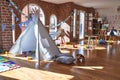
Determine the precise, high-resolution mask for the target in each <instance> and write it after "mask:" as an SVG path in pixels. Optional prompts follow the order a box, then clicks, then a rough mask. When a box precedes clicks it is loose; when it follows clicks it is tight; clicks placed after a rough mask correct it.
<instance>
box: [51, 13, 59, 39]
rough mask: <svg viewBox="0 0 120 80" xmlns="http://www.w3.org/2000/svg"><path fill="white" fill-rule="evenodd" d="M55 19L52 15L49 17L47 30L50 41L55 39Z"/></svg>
mask: <svg viewBox="0 0 120 80" xmlns="http://www.w3.org/2000/svg"><path fill="white" fill-rule="evenodd" d="M56 25H57V17H56V15H54V14H52V15H51V17H50V28H49V30H50V31H49V32H50V35H51V37H52V39H55V38H56V37H55V35H54V34H55V32H56V31H57V27H56Z"/></svg>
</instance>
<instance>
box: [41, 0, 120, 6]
mask: <svg viewBox="0 0 120 80" xmlns="http://www.w3.org/2000/svg"><path fill="white" fill-rule="evenodd" d="M42 1H46V2H51V3H56V4H61V3H66V2H74V3H75V4H78V5H81V6H85V7H93V8H112V7H118V6H120V0H42Z"/></svg>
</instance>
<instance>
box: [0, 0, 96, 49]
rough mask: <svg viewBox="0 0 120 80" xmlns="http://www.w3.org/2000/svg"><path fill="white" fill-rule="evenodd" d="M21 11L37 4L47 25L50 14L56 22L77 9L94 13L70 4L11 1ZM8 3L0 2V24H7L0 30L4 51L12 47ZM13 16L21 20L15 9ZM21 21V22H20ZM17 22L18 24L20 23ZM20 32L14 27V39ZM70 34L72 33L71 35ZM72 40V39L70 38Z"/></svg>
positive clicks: (36, 0)
mask: <svg viewBox="0 0 120 80" xmlns="http://www.w3.org/2000/svg"><path fill="white" fill-rule="evenodd" d="M12 1H13V2H14V3H15V4H16V5H17V6H18V7H19V8H20V9H21V10H22V9H23V8H24V7H25V6H26V5H27V4H28V3H34V4H37V5H38V6H40V7H41V8H42V9H43V11H44V14H45V24H46V25H49V21H50V16H51V15H52V14H55V15H56V16H57V20H58V22H59V21H61V20H64V19H65V18H66V17H67V16H69V15H70V13H71V11H72V10H73V9H78V10H84V11H86V12H91V11H92V12H94V9H92V8H91V9H88V8H85V7H82V6H78V5H75V4H74V3H72V2H68V3H64V4H53V3H48V2H44V1H41V0H12ZM7 5H8V2H6V0H0V13H1V14H0V18H1V20H0V24H1V23H4V22H6V23H7V28H6V29H5V31H4V32H2V31H1V29H0V33H1V34H0V48H3V49H5V50H9V49H10V47H11V46H12V30H11V23H12V22H11V21H12V19H11V13H10V12H9V10H8V7H7ZM14 12H15V14H16V15H17V17H18V18H19V19H21V14H19V13H18V11H17V10H16V9H14ZM71 20H72V19H69V20H68V21H67V23H68V24H69V25H71V24H72V23H71ZM20 21H21V20H20ZM20 21H19V22H20ZM19 22H17V23H16V24H19ZM20 33H21V30H20V28H19V27H18V25H16V27H15V35H16V36H15V37H16V39H17V38H18V36H19V35H20ZM71 34H72V33H71ZM71 39H72V37H71Z"/></svg>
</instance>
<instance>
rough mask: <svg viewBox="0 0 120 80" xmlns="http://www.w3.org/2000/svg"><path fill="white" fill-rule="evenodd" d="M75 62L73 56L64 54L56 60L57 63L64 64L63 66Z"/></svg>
mask: <svg viewBox="0 0 120 80" xmlns="http://www.w3.org/2000/svg"><path fill="white" fill-rule="evenodd" d="M74 60H75V59H74V58H73V57H72V56H70V55H64V54H63V55H61V56H59V57H57V58H56V61H57V62H59V63H63V64H72V63H73V62H74Z"/></svg>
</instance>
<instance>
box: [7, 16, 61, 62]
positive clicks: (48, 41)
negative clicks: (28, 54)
mask: <svg viewBox="0 0 120 80" xmlns="http://www.w3.org/2000/svg"><path fill="white" fill-rule="evenodd" d="M33 50H35V52H36V53H35V54H38V53H39V52H40V54H39V56H38V55H36V57H38V58H40V60H48V59H51V58H52V57H54V56H56V55H59V54H60V51H59V49H58V48H57V46H56V45H55V43H54V41H53V40H52V38H51V37H50V35H49V34H48V32H47V30H46V28H45V27H44V25H43V24H42V23H41V21H40V19H38V16H37V15H36V14H34V15H33V18H32V21H29V24H28V27H27V28H26V29H25V30H24V31H23V32H22V33H21V35H20V36H19V38H18V39H17V41H16V43H15V44H14V45H13V46H12V48H11V49H10V51H9V53H11V54H22V52H23V51H33Z"/></svg>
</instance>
